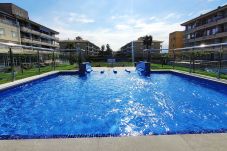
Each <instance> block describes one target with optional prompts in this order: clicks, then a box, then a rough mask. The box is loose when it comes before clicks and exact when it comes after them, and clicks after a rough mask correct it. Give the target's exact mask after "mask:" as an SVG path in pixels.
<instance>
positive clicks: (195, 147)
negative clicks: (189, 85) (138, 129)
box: [0, 67, 227, 151]
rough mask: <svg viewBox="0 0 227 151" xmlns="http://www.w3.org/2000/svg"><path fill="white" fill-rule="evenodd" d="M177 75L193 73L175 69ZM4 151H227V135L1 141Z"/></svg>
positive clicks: (99, 69)
mask: <svg viewBox="0 0 227 151" xmlns="http://www.w3.org/2000/svg"><path fill="white" fill-rule="evenodd" d="M93 69H94V71H101V70H113V68H103V67H101V68H93ZM114 69H116V70H125V69H128V70H135V68H133V67H123V68H114ZM158 71H160V70H158ZM162 71H172V70H162ZM58 72H59V71H53V72H48V73H45V74H41V75H38V76H33V77H29V78H25V79H22V80H17V81H14V82H10V83H7V84H2V85H0V90H4V89H7V88H10V87H14V86H16V85H19V84H23V83H25V82H29V81H32V80H36V79H39V78H42V77H45V76H48V75H52V74H55V73H58ZM174 72H180V73H184V74H189V73H186V72H181V71H175V70H174ZM189 75H192V76H196V77H200V78H206V79H209V80H213V81H218V82H221V83H225V84H227V80H218V79H215V78H210V77H207V76H201V75H198V74H189ZM0 151H227V133H213V134H185V135H157V136H154V135H153V136H152V135H151V136H130V137H104V138H102V137H99V138H64V139H60V138H59V139H19V140H0Z"/></svg>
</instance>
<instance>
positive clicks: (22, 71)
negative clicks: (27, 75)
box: [20, 56, 24, 74]
mask: <svg viewBox="0 0 227 151" xmlns="http://www.w3.org/2000/svg"><path fill="white" fill-rule="evenodd" d="M20 68H21V73H22V74H24V70H23V68H24V67H23V64H22V57H21V56H20Z"/></svg>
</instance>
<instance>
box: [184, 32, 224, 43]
mask: <svg viewBox="0 0 227 151" xmlns="http://www.w3.org/2000/svg"><path fill="white" fill-rule="evenodd" d="M221 37H227V31H225V32H221V33H216V34H214V35H208V36H203V37H199V38H195V39H187V40H186V42H187V43H190V42H198V41H204V40H210V39H216V38H221Z"/></svg>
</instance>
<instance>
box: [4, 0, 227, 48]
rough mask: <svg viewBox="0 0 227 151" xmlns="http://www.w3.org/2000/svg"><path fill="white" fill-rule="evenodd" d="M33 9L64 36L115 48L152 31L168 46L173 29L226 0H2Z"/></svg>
mask: <svg viewBox="0 0 227 151" xmlns="http://www.w3.org/2000/svg"><path fill="white" fill-rule="evenodd" d="M0 2H8V3H9V2H10V3H14V4H16V5H18V6H19V7H22V8H24V9H25V10H27V11H28V12H29V18H30V19H31V20H33V21H35V22H38V23H40V24H42V25H45V26H47V27H49V28H51V29H54V30H56V31H59V32H60V34H59V35H58V36H59V38H60V40H65V39H74V38H75V37H76V36H81V37H82V38H83V39H87V40H90V41H91V42H93V43H95V44H96V45H98V46H99V47H100V46H101V45H103V44H107V43H108V44H110V46H111V48H112V49H113V50H114V51H117V50H119V49H120V47H121V46H123V45H125V44H126V43H128V42H130V41H132V40H136V39H137V38H138V37H141V36H145V35H152V36H153V39H154V40H160V41H163V48H168V38H169V33H171V32H173V31H179V30H184V27H182V26H181V25H180V24H181V23H183V22H185V21H187V20H189V19H193V18H194V17H197V16H199V15H201V14H203V13H206V12H208V11H210V10H213V9H216V8H217V7H218V6H222V5H225V4H227V2H226V0H0Z"/></svg>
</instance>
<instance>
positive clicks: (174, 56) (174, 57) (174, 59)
mask: <svg viewBox="0 0 227 151" xmlns="http://www.w3.org/2000/svg"><path fill="white" fill-rule="evenodd" d="M175 61H176V54H175V49H173V69H175Z"/></svg>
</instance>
